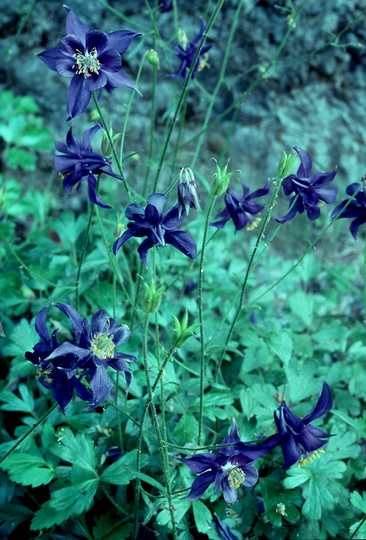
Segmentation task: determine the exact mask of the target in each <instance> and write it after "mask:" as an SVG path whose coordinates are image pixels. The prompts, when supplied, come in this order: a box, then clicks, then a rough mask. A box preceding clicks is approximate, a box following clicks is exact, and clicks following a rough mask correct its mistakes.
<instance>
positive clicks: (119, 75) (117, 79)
mask: <svg viewBox="0 0 366 540" xmlns="http://www.w3.org/2000/svg"><path fill="white" fill-rule="evenodd" d="M104 75H105V76H106V78H107V85H106V89H107V90H109V91H110V90H113V88H123V87H126V88H132V90H136V85H135V83H134V82H133V80H132V79H131V77H130V76H129V75H127V73H126V72H125V71H123V69H121V71H113V72H112V71H106V72H105V73H104Z"/></svg>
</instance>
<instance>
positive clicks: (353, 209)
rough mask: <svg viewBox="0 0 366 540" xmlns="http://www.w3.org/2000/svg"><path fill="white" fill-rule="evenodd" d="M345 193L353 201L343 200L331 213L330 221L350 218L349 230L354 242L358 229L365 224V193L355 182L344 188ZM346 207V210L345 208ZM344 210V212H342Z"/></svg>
mask: <svg viewBox="0 0 366 540" xmlns="http://www.w3.org/2000/svg"><path fill="white" fill-rule="evenodd" d="M346 193H347V195H349V196H350V197H353V199H352V200H351V201H350V199H345V200H344V201H342V202H341V203H340V204H339V205H338V206H336V207H335V208H334V210H333V212H332V216H331V217H332V219H339V218H350V219H352V220H353V221H352V222H351V225H350V228H349V230H350V231H351V234H352V236H353V238H354V239H355V240H356V238H357V233H358V228H359V227H360V225H363V224H364V223H366V197H365V191H364V190H363V189H362V186H361V184H360V183H358V182H355V183H354V184H350V185H349V186H348V187H347V188H346ZM345 206H347V208H345ZM343 209H344V210H343Z"/></svg>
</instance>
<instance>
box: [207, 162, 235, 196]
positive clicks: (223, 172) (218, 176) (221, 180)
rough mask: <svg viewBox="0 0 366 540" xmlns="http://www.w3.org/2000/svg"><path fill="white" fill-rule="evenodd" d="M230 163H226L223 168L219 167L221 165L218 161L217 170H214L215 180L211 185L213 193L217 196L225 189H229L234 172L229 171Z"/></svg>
mask: <svg viewBox="0 0 366 540" xmlns="http://www.w3.org/2000/svg"><path fill="white" fill-rule="evenodd" d="M227 166H228V163H227V164H226V165H225V167H224V168H223V169H221V168H220V167H219V165H218V164H217V163H216V170H215V172H214V175H213V177H212V179H213V182H212V185H211V195H216V197H219V196H220V195H222V194H223V193H225V191H226V190H227V188H228V186H229V182H230V178H231V177H232V175H233V174H234V171H233V172H228V170H227Z"/></svg>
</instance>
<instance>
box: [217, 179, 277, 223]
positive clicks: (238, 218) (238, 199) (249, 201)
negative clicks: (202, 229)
mask: <svg viewBox="0 0 366 540" xmlns="http://www.w3.org/2000/svg"><path fill="white" fill-rule="evenodd" d="M268 192H269V182H267V184H266V185H265V186H264V187H262V188H261V189H256V190H255V191H252V193H250V191H249V188H248V187H247V186H246V185H245V184H243V195H242V196H240V195H238V194H237V193H236V192H235V191H233V190H232V189H228V190H227V192H226V194H225V205H226V208H225V209H224V210H223V211H222V212H220V213H219V214H217V216H216V218H221V219H220V220H218V221H215V222H213V223H210V225H212V226H213V227H217V228H218V229H222V228H223V227H224V226H225V224H226V223H227V222H228V221H229V220H230V219H232V220H233V222H234V225H235V231H240V230H241V229H244V227H247V228H248V229H249V230H250V229H253V228H255V226H256V225H257V223H258V218H255V217H253V216H256V215H257V214H259V212H261V211H262V210H263V208H264V207H265V205H262V204H257V203H255V202H254V201H253V199H256V198H257V197H263V195H267V193H268Z"/></svg>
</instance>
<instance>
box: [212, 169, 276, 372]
mask: <svg viewBox="0 0 366 540" xmlns="http://www.w3.org/2000/svg"><path fill="white" fill-rule="evenodd" d="M281 183H282V178H279V179H278V180H276V182H275V190H274V193H273V195H272V198H271V201H270V203H269V206H268V210H267V213H266V215H265V218H264V220H263V221H262V225H261V228H260V229H259V233H258V236H257V240H256V242H255V245H254V249H253V251H252V253H251V256H250V259H249V262H248V266H247V270H246V272H245V275H244V279H243V283H242V286H241V291H240V297H239V302H238V307H237V309H236V312H235V315H234V318H233V320H232V322H231V325H230V328H229V332H228V335H227V337H226V340H225V344H224V347H223V349H222V352H221V355H220V359H219V362H218V365H217V368H216V372H215V380H216V381H217V377H218V374H219V372H220V369H221V364H222V361H223V358H224V355H225V352H226V349H227V347H228V344H229V343H230V339H231V336H232V334H233V331H234V328H235V325H236V323H237V321H238V318H239V316H240V313H241V310H242V307H243V302H244V297H245V292H246V289H247V284H248V279H249V275H250V272H251V270H252V266H253V262H254V259H255V256H256V254H257V250H258V248H259V245H260V243H261V241H262V238H263V236H264V232H265V230H266V228H267V225H268V222H269V220H270V218H271V215H272V211H273V208H274V206H275V204H276V199H277V195H278V192H279V190H280V187H281Z"/></svg>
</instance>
